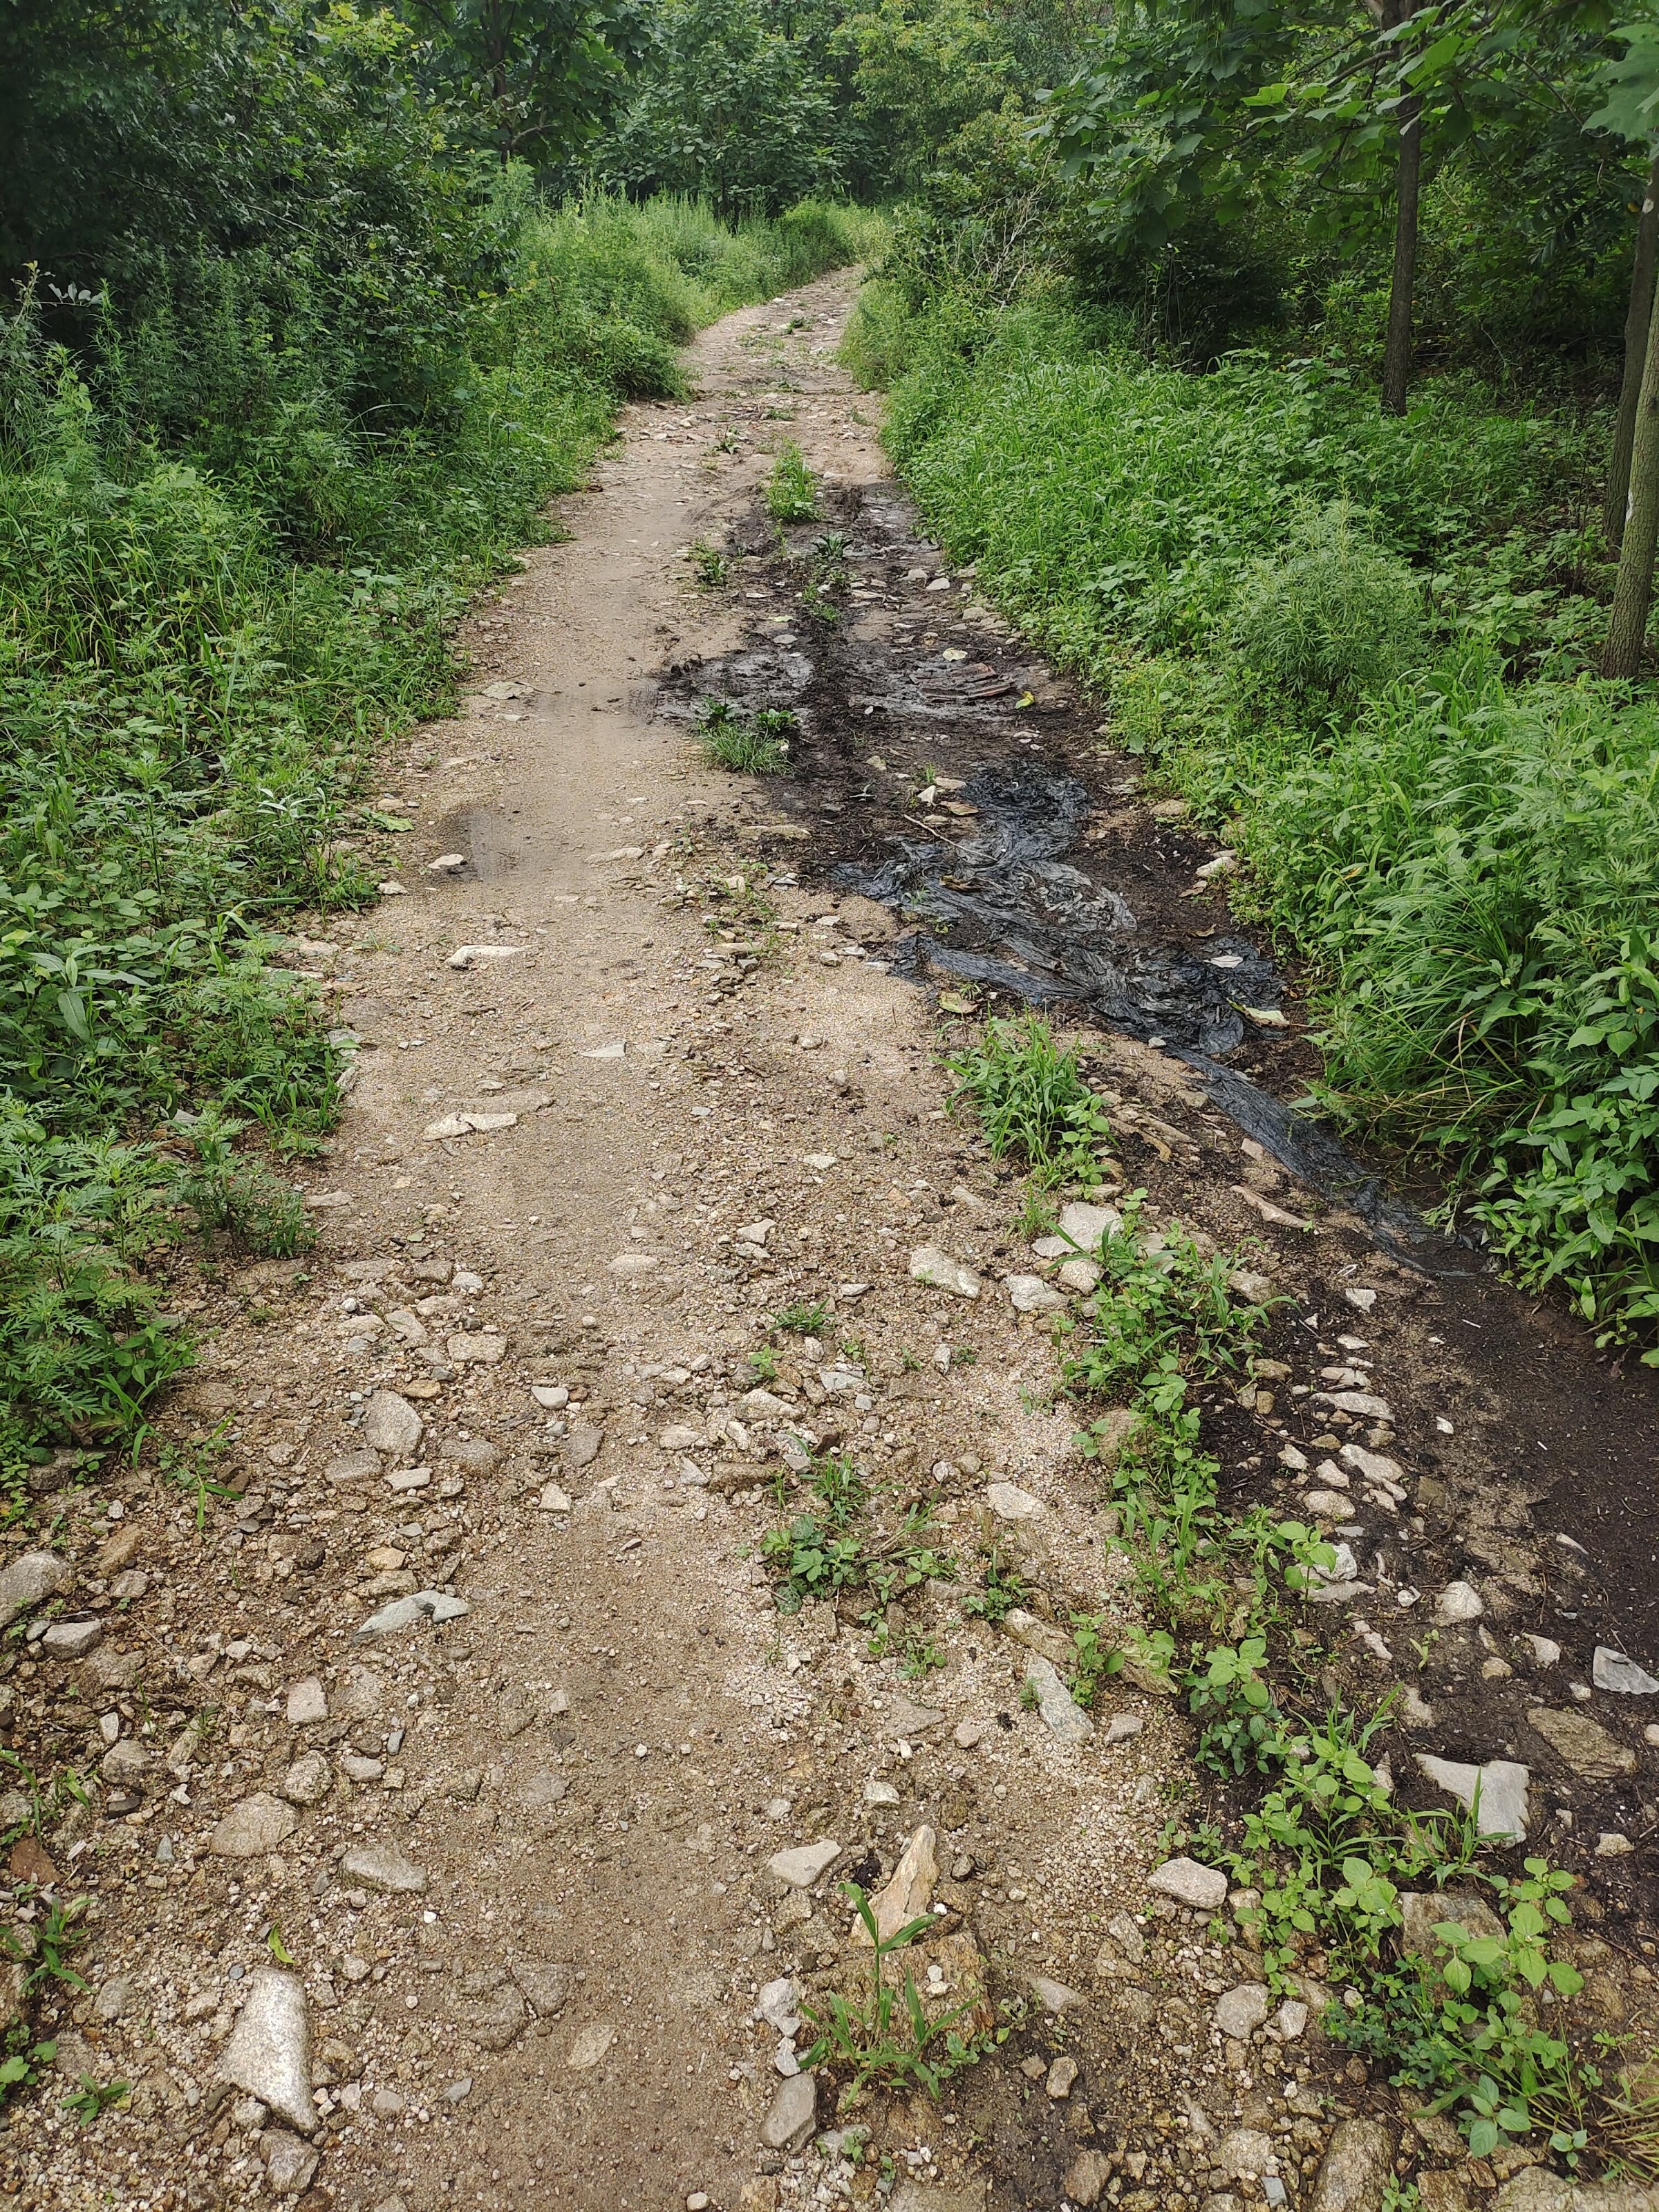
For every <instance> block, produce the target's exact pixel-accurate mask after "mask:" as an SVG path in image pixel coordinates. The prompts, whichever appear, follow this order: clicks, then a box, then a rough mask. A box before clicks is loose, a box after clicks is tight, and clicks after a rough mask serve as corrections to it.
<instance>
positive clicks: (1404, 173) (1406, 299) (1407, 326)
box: [1383, 100, 1423, 415]
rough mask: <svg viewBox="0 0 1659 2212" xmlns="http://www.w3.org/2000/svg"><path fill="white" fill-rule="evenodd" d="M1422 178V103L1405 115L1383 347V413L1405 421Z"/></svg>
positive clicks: (1409, 105) (1406, 108) (1404, 108)
mask: <svg viewBox="0 0 1659 2212" xmlns="http://www.w3.org/2000/svg"><path fill="white" fill-rule="evenodd" d="M1422 173H1423V103H1422V101H1421V100H1407V101H1405V102H1403V103H1402V105H1401V109H1400V170H1399V177H1398V182H1397V185H1396V187H1395V213H1394V276H1393V281H1392V282H1391V283H1390V284H1389V334H1388V337H1387V338H1386V339H1385V341H1384V343H1383V413H1384V414H1385V415H1403V414H1404V413H1405V411H1406V386H1407V384H1408V383H1409V382H1410V381H1411V373H1412V290H1413V285H1414V283H1415V282H1416V277H1417V195H1418V187H1419V183H1420V182H1421V179H1422Z"/></svg>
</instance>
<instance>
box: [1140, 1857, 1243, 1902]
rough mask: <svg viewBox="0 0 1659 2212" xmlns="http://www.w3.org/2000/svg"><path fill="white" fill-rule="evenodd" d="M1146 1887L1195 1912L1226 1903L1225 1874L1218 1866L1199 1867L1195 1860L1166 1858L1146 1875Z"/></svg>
mask: <svg viewBox="0 0 1659 2212" xmlns="http://www.w3.org/2000/svg"><path fill="white" fill-rule="evenodd" d="M1146 1887H1148V1888H1149V1889H1155V1890H1157V1891H1158V1893H1159V1894H1160V1895H1161V1896H1164V1897H1172V1898H1174V1899H1175V1900H1176V1904H1177V1905H1190V1906H1191V1907H1192V1908H1193V1910H1194V1911H1195V1912H1218V1911H1220V1910H1221V1908H1222V1906H1223V1905H1225V1903H1226V1902H1227V1877H1226V1875H1225V1874H1223V1873H1222V1871H1221V1869H1219V1868H1218V1867H1206V1866H1200V1863H1199V1862H1198V1861H1197V1860H1196V1859H1188V1858H1176V1859H1165V1860H1164V1863H1163V1865H1162V1866H1160V1867H1154V1868H1153V1869H1152V1873H1151V1874H1149V1875H1147V1877H1146Z"/></svg>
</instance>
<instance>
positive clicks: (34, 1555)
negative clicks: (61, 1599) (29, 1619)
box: [0, 1552, 75, 1628]
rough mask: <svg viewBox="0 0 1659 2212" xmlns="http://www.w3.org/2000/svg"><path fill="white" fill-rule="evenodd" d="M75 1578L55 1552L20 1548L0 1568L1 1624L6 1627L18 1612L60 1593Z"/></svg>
mask: <svg viewBox="0 0 1659 2212" xmlns="http://www.w3.org/2000/svg"><path fill="white" fill-rule="evenodd" d="M74 1580H75V1570H74V1568H73V1567H72V1566H71V1565H70V1563H69V1561H68V1560H67V1559H60V1558H59V1556H58V1553H56V1552H21V1553H19V1554H18V1556H17V1557H16V1558H15V1559H14V1560H13V1561H12V1563H11V1565H9V1567H7V1568H6V1569H5V1570H4V1571H3V1572H0V1628H6V1627H9V1626H10V1625H11V1623H12V1622H13V1621H14V1620H16V1618H17V1616H18V1614H19V1613H27V1611H28V1610H29V1609H30V1607H33V1606H37V1605H40V1604H42V1603H43V1602H44V1601H45V1600H46V1599H47V1598H49V1597H57V1596H58V1595H61V1594H62V1592H63V1591H64V1590H66V1589H68V1588H69V1586H70V1583H72V1582H73V1581H74Z"/></svg>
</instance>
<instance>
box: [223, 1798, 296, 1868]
mask: <svg viewBox="0 0 1659 2212" xmlns="http://www.w3.org/2000/svg"><path fill="white" fill-rule="evenodd" d="M299 1825H300V1816H299V1814H297V1813H296V1812H295V1809H294V1808H293V1806H292V1805H289V1804H285V1803H284V1802H283V1800H282V1799H281V1798H280V1797H276V1796H272V1795H271V1793H270V1791H269V1790H258V1791H256V1793H255V1794H254V1795H253V1796H252V1797H244V1798H243V1800H242V1801H241V1802H240V1804H239V1805H233V1806H232V1807H231V1808H230V1810H229V1812H228V1813H227V1814H225V1816H224V1818H223V1819H222V1820H221V1821H220V1823H219V1825H218V1826H217V1827H216V1828H215V1830H214V1831H213V1833H212V1835H211V1836H210V1837H209V1838H208V1849H209V1850H210V1851H216V1852H217V1854H218V1855H219V1857H221V1858H226V1859H255V1858H264V1857H265V1855H266V1854H267V1852H270V1851H274V1850H280V1849H281V1847H282V1845H283V1844H285V1843H286V1842H287V1841H288V1839H289V1837H290V1836H291V1835H292V1834H293V1833H294V1831H295V1829H296V1828H297V1827H298V1826H299Z"/></svg>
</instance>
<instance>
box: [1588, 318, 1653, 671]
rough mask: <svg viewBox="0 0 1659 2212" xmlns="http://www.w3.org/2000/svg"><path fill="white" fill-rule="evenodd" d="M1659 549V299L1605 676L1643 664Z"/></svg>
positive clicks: (1639, 401)
mask: <svg viewBox="0 0 1659 2212" xmlns="http://www.w3.org/2000/svg"><path fill="white" fill-rule="evenodd" d="M1656 547H1659V295H1656V297H1655V300H1654V302H1653V305H1652V307H1651V308H1650V311H1649V314H1648V336H1647V359H1646V362H1645V363H1644V367H1643V370H1642V385H1641V389H1640V391H1639V392H1638V394H1637V398H1636V425H1635V435H1634V436H1633V438H1632V444H1631V461H1630V500H1629V510H1628V513H1626V519H1625V535H1624V539H1623V542H1622V544H1620V549H1619V581H1618V584H1617V586H1615V587H1614V591H1613V619H1612V621H1611V622H1610V623H1609V624H1608V625H1607V646H1606V648H1605V650H1604V651H1603V653H1602V655H1601V673H1602V674H1603V675H1604V676H1625V677H1632V676H1635V675H1636V674H1637V673H1638V671H1639V670H1640V668H1641V665H1642V648H1643V644H1644V641H1645V639H1646V637H1647V631H1648V611H1649V609H1650V607H1651V605H1652V604H1653V561H1654V553H1655V550H1656Z"/></svg>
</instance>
